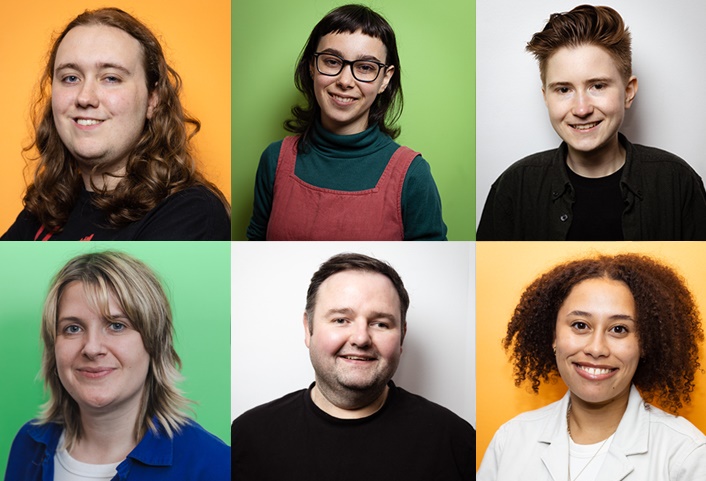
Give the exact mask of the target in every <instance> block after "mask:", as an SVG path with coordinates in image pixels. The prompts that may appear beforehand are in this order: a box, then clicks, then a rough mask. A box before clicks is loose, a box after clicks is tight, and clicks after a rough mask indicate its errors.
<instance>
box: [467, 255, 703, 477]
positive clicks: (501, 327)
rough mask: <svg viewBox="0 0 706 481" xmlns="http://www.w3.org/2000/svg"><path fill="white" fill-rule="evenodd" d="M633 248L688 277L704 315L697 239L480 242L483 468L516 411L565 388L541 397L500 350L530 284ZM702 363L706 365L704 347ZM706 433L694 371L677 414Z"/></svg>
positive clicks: (544, 390) (699, 379) (543, 390)
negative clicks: (568, 265) (581, 261)
mask: <svg viewBox="0 0 706 481" xmlns="http://www.w3.org/2000/svg"><path fill="white" fill-rule="evenodd" d="M618 252H636V253H642V254H648V255H651V256H654V257H656V258H659V259H661V260H662V261H663V262H665V263H666V264H668V265H670V266H672V267H674V268H675V269H676V270H677V271H678V272H679V273H680V274H681V275H682V276H683V277H684V278H685V279H686V281H687V284H688V286H689V288H690V290H691V292H692V294H693V295H694V297H695V299H696V302H697V303H698V305H699V309H700V311H701V313H702V316H704V315H706V243H704V242H701V243H696V242H672V243H668V242H640V243H635V242H632V243H628V242H607V243H604V242H601V243H598V242H593V243H584V242H572V243H569V242H522V243H520V242H515V243H511V242H492V243H489V242H479V243H477V245H476V329H477V331H476V348H477V352H476V356H477V360H476V362H477V367H476V382H477V391H476V392H477V407H476V409H477V435H478V437H477V456H476V460H477V461H476V464H477V466H480V462H481V459H482V458H483V454H484V453H485V450H486V448H487V447H488V444H489V443H490V440H491V439H492V437H493V434H495V431H496V430H497V429H498V428H499V427H500V425H501V424H503V423H505V422H506V421H508V420H510V419H511V418H512V417H514V416H515V415H517V414H519V413H521V412H524V411H530V410H533V409H538V408H540V407H542V406H545V405H547V404H549V403H551V402H554V401H556V400H557V399H559V398H560V397H561V396H563V395H564V393H565V392H566V386H565V385H564V383H563V382H562V381H561V380H559V381H558V382H557V383H556V384H553V385H546V384H545V385H542V386H541V387H540V391H539V394H538V395H535V394H533V393H532V391H531V389H530V388H528V387H526V386H525V385H522V386H521V387H520V388H517V387H515V384H514V379H513V375H512V365H511V364H510V362H509V360H508V356H507V355H506V354H505V351H504V350H503V348H502V345H501V341H502V339H503V338H504V336H505V333H506V329H507V324H508V322H509V320H510V317H511V316H512V312H513V310H514V308H515V306H516V305H517V302H518V301H519V299H520V295H521V294H522V291H523V290H524V288H525V287H527V285H529V283H530V282H532V281H533V280H534V279H535V278H536V277H538V276H539V275H540V274H541V273H543V272H545V271H547V270H548V269H549V268H551V267H553V266H554V265H556V264H559V263H561V262H563V261H566V260H570V259H574V258H577V257H581V256H586V255H590V254H593V253H606V254H615V253H618ZM700 361H701V364H702V367H706V346H703V345H702V346H701V355H700ZM679 414H680V415H681V416H684V417H685V418H687V419H688V420H689V421H691V422H692V423H693V424H695V425H696V426H697V427H698V428H699V429H700V430H701V431H703V432H706V375H704V374H703V373H697V375H696V389H695V391H694V392H693V393H692V402H691V405H689V406H687V407H685V408H682V410H681V411H680V412H679Z"/></svg>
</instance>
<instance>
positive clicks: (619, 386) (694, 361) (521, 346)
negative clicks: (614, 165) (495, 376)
mask: <svg viewBox="0 0 706 481" xmlns="http://www.w3.org/2000/svg"><path fill="white" fill-rule="evenodd" d="M703 339H704V336H703V331H702V328H701V318H700V314H699V310H698V308H697V306H696V303H695V301H694V299H693V297H692V294H691V293H690V291H689V289H688V288H687V286H686V284H685V281H684V280H683V279H682V278H681V277H680V275H679V274H677V273H676V272H675V271H674V270H673V269H672V268H670V267H668V266H666V265H665V264H663V263H661V262H659V261H657V260H655V259H653V258H651V257H647V256H642V255H637V254H620V255H614V256H608V255H599V256H596V257H590V258H584V259H579V260H575V261H571V262H567V263H564V264H561V265H558V266H556V267H554V268H553V269H551V270H550V271H548V272H546V273H544V274H543V275H541V276H540V277H539V278H537V279H536V280H535V281H534V282H532V283H531V284H530V286H529V287H527V288H526V289H525V291H524V293H523V294H522V297H521V299H520V302H519V304H518V305H517V306H516V308H515V311H514V314H513V316H512V319H511V320H510V323H509V325H508V328H507V335H506V336H505V339H504V340H503V345H504V347H505V349H506V350H507V351H508V352H509V353H510V355H511V358H512V361H513V363H514V376H515V384H516V385H517V386H520V385H522V384H524V383H529V385H530V387H531V388H532V390H533V391H534V392H535V393H537V392H538V390H539V387H540V385H541V384H542V383H544V382H548V381H551V380H553V379H555V378H557V377H559V378H561V380H562V381H563V382H564V383H565V384H566V385H567V386H568V392H567V393H566V395H565V396H564V397H563V398H562V399H561V400H560V401H557V402H555V403H552V404H550V405H549V406H546V407H544V408H541V409H538V410H536V411H531V412H527V413H523V414H520V415H519V416H517V417H516V418H514V419H512V420H510V421H509V422H507V423H506V424H504V425H503V426H502V427H500V429H499V430H498V431H497V432H496V433H495V436H494V437H493V440H492V441H491V443H490V446H489V447H488V449H487V451H486V453H485V456H484V458H483V461H482V463H481V466H480V469H479V471H478V473H477V479H478V480H481V481H501V480H508V481H509V480H517V479H520V478H522V479H532V480H550V479H553V480H555V481H558V480H561V481H564V480H568V481H595V480H601V481H603V480H609V479H621V480H639V481H650V480H654V481H670V480H687V479H688V480H696V479H706V436H704V434H703V433H701V432H700V431H699V430H698V429H697V428H696V427H695V426H693V425H692V424H691V423H690V422H689V421H687V420H686V419H684V418H682V417H678V416H676V415H675V414H676V412H677V410H678V409H680V408H681V407H682V406H683V405H684V404H685V403H689V401H690V393H691V392H692V391H693V389H694V375H695V373H696V371H697V370H699V369H700V364H699V360H698V351H699V343H700V342H701V341H703ZM648 403H655V404H657V405H659V406H661V407H662V408H663V409H665V410H666V411H669V412H665V411H663V410H662V409H660V408H658V407H656V406H654V405H652V404H648Z"/></svg>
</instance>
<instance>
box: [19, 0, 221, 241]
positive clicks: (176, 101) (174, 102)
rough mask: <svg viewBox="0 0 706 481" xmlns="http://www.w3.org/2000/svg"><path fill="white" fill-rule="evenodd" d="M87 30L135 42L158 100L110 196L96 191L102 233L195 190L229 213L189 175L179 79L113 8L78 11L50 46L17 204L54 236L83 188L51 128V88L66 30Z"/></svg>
mask: <svg viewBox="0 0 706 481" xmlns="http://www.w3.org/2000/svg"><path fill="white" fill-rule="evenodd" d="M93 25H103V26H109V27H115V28H118V29H120V30H122V31H124V32H126V33H127V34H128V35H130V36H132V37H133V38H135V39H136V40H137V41H138V42H140V45H141V47H142V54H143V67H144V69H145V78H146V85H147V91H148V93H150V94H151V93H153V92H156V93H157V96H158V98H159V101H158V103H157V105H156V107H155V109H154V112H153V115H152V118H151V119H150V121H149V122H146V123H145V126H144V129H143V132H142V136H141V137H140V139H139V140H138V142H137V144H136V145H135V148H134V150H133V152H132V153H131V154H130V157H129V159H128V161H127V165H126V175H125V176H124V177H123V178H121V179H120V182H119V183H118V184H117V186H116V188H115V189H114V190H112V191H106V190H105V189H98V191H100V193H101V194H102V195H101V196H99V197H97V198H96V199H95V200H94V202H95V204H96V206H97V207H99V208H100V209H101V210H103V211H104V212H105V213H106V215H107V221H108V223H109V226H110V227H113V228H117V227H121V226H124V225H126V224H129V223H131V222H135V221H137V220H139V219H141V218H143V217H144V216H145V215H146V214H147V213H148V212H149V211H150V210H152V209H153V208H154V207H155V206H156V205H157V204H159V203H160V202H161V201H162V200H164V199H166V198H167V197H168V196H170V195H172V194H174V193H176V192H179V191H182V190H184V189H187V188H189V187H192V186H195V185H203V186H205V187H206V188H208V189H209V190H210V191H212V192H213V193H214V194H215V195H216V196H217V197H218V198H219V199H220V201H221V203H223V205H224V207H225V208H226V210H227V211H228V212H229V213H230V206H229V205H228V201H227V199H226V198H225V196H224V195H223V193H221V191H220V190H219V189H218V188H217V187H216V186H215V185H214V184H212V183H211V182H209V181H208V180H206V178H205V177H204V176H203V175H202V174H201V173H200V172H199V170H198V168H197V165H196V160H195V158H194V156H193V153H192V151H193V148H192V145H191V138H192V137H193V136H194V135H196V133H197V132H198V131H199V129H200V128H201V123H200V122H199V121H198V120H197V119H196V118H194V117H192V116H190V115H189V114H188V113H187V112H185V110H184V108H183V107H182V104H181V100H180V98H179V95H180V91H181V77H180V76H179V74H178V73H177V72H176V71H175V70H174V69H173V68H172V67H170V66H169V64H168V63H167V60H166V58H165V56H164V52H163V50H162V46H161V45H160V43H159V40H158V39H157V37H156V36H155V35H154V34H153V33H152V31H151V30H150V29H149V28H148V27H147V26H146V25H144V24H143V23H142V22H140V21H139V20H137V19H136V18H135V17H133V16H132V15H130V14H129V13H127V12H124V11H123V10H120V9H117V8H101V9H98V10H86V11H85V12H83V13H82V14H80V15H78V16H77V17H76V18H74V19H73V20H72V21H71V22H69V24H68V25H67V26H66V27H65V28H64V29H63V30H62V31H61V33H60V34H59V35H58V36H56V38H55V39H54V41H53V43H52V46H51V49H50V51H49V54H48V58H47V63H46V66H45V68H44V71H43V74H42V77H41V79H40V82H39V86H38V91H37V94H36V99H35V102H34V106H33V111H32V121H33V124H34V138H33V139H32V142H31V144H29V145H28V146H27V147H25V148H24V149H23V150H24V153H25V155H26V157H27V160H29V161H33V160H35V161H36V164H35V165H34V175H33V178H32V182H31V184H30V185H29V186H28V187H27V192H26V194H25V197H24V206H25V208H26V209H27V210H28V211H29V212H31V213H32V214H34V215H35V216H36V217H37V218H38V219H39V220H40V222H41V223H42V225H43V226H44V227H46V228H48V229H50V230H51V229H56V230H57V231H60V230H61V229H62V228H63V225H64V224H65V223H66V221H67V220H68V218H69V214H70V213H71V210H72V209H73V207H74V204H75V203H76V200H77V199H78V196H79V194H80V191H81V186H82V185H83V181H82V178H81V174H80V172H79V168H78V165H77V164H76V162H75V161H74V159H73V157H72V155H71V153H70V152H69V151H68V149H67V148H66V146H65V145H64V144H63V142H62V141H61V138H60V137H59V133H58V131H57V129H56V126H55V125H54V114H53V111H52V103H51V84H52V81H53V79H54V63H55V61H56V55H57V51H58V49H59V45H60V44H61V41H62V40H63V39H64V37H65V36H66V34H67V33H69V31H70V30H72V29H73V28H75V27H79V26H93ZM35 154H36V157H34V155H35ZM29 165H30V164H28V167H29ZM94 190H96V189H95V186H94Z"/></svg>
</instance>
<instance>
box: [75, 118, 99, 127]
mask: <svg viewBox="0 0 706 481" xmlns="http://www.w3.org/2000/svg"><path fill="white" fill-rule="evenodd" d="M101 122H103V121H102V120H96V119H76V123H77V124H79V125H83V126H84V127H87V126H89V125H97V124H100V123H101Z"/></svg>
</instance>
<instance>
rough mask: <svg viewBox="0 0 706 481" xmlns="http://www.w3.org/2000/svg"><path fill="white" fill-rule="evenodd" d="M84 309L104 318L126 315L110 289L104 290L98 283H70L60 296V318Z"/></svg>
mask: <svg viewBox="0 0 706 481" xmlns="http://www.w3.org/2000/svg"><path fill="white" fill-rule="evenodd" d="M84 308H88V309H89V310H90V311H91V312H92V313H94V314H99V315H101V316H104V317H105V316H108V315H113V316H115V315H122V314H124V313H123V310H122V309H121V307H120V303H119V302H118V300H117V298H116V296H115V293H113V292H112V290H111V289H110V288H103V287H102V286H100V285H98V284H96V283H86V282H81V281H72V282H69V283H68V284H66V285H65V286H64V288H63V289H62V290H61V293H60V295H59V303H58V314H59V317H61V316H62V315H66V314H69V313H70V311H73V310H82V309H84Z"/></svg>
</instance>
